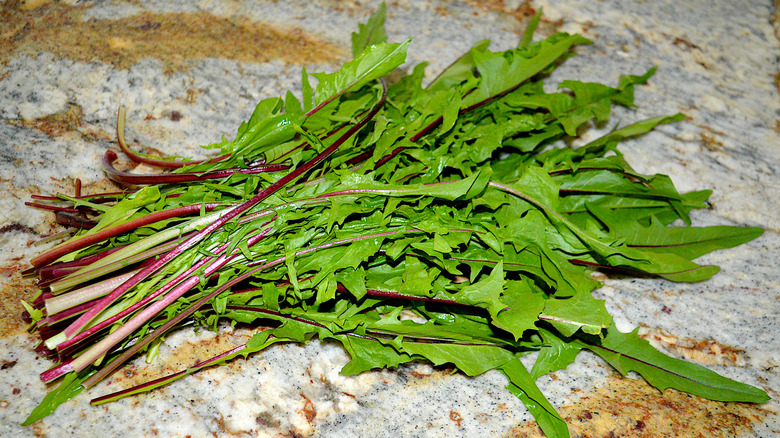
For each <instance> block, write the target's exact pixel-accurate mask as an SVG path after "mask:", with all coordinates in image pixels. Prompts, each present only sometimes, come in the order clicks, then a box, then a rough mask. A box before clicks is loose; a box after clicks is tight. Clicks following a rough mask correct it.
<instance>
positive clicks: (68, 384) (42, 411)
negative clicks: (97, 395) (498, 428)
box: [22, 373, 89, 426]
mask: <svg viewBox="0 0 780 438" xmlns="http://www.w3.org/2000/svg"><path fill="white" fill-rule="evenodd" d="M87 377H89V373H82V374H81V375H79V374H76V373H70V374H68V375H66V376H65V377H64V378H63V379H62V382H60V384H59V386H57V388H56V389H54V390H52V391H50V392H49V393H48V394H46V396H45V397H44V398H43V400H41V402H40V403H39V404H38V406H36V407H35V408H34V409H33V410H32V412H30V415H29V416H27V418H26V419H25V420H24V422H23V423H22V426H29V425H30V424H33V423H35V422H36V421H38V420H40V419H42V418H44V417H46V416H47V415H49V414H51V413H52V412H54V411H55V410H56V409H57V407H58V406H59V405H61V404H63V403H65V402H66V401H68V400H70V399H72V398H73V397H75V396H77V395H79V394H80V393H81V391H83V390H84V387H83V386H81V383H82V382H84V381H85V380H87Z"/></svg>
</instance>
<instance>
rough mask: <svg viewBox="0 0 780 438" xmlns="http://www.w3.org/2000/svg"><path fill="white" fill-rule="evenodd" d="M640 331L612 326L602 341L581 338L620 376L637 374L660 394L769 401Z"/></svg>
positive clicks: (726, 399) (584, 344)
mask: <svg viewBox="0 0 780 438" xmlns="http://www.w3.org/2000/svg"><path fill="white" fill-rule="evenodd" d="M638 330H639V329H636V330H634V331H633V332H631V333H621V332H619V331H618V330H617V328H615V326H614V325H613V326H611V327H610V328H609V329H608V330H607V332H606V335H605V336H604V337H603V338H602V339H601V340H600V341H599V340H594V339H591V338H581V339H582V342H583V346H584V347H585V348H588V349H590V350H592V351H593V352H594V353H596V354H598V355H599V356H601V357H602V358H603V359H604V360H606V361H607V362H609V364H610V365H612V366H613V367H615V369H616V370H618V371H619V372H620V373H621V374H623V375H625V374H626V373H627V372H629V371H635V372H637V373H639V374H641V375H642V377H644V378H645V380H647V381H648V383H650V384H651V385H653V386H655V387H656V388H658V389H659V390H661V391H663V390H665V389H667V388H674V389H678V390H680V391H684V392H687V393H690V394H693V395H698V396H701V397H706V398H708V399H710V400H718V401H742V402H752V403H763V402H765V401H767V400H769V396H768V395H767V394H766V393H765V392H764V391H762V390H760V389H758V388H756V387H754V386H750V385H746V384H744V383H740V382H737V381H734V380H731V379H728V378H726V377H723V376H721V375H719V374H717V373H715V372H714V371H711V370H709V369H707V368H704V367H703V366H701V365H696V364H693V363H690V362H685V361H683V360H680V359H675V358H672V357H669V356H667V355H665V354H663V353H661V352H659V351H658V350H656V349H655V348H653V347H652V346H651V345H650V343H649V342H647V341H645V340H643V339H641V338H640V337H639V335H638V334H637V332H638Z"/></svg>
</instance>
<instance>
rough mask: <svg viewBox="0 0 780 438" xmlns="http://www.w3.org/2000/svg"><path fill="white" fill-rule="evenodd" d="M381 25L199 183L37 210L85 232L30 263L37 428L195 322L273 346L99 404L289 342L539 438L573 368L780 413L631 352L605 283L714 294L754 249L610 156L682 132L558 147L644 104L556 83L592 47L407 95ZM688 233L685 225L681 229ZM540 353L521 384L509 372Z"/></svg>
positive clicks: (679, 365)
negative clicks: (492, 400)
mask: <svg viewBox="0 0 780 438" xmlns="http://www.w3.org/2000/svg"><path fill="white" fill-rule="evenodd" d="M384 14H385V11H384V6H383V7H382V8H381V9H380V10H379V11H378V12H377V14H376V15H374V16H373V17H372V18H371V19H370V20H369V21H368V23H367V24H366V25H361V26H360V28H359V32H357V33H355V34H353V52H354V59H353V60H352V61H350V62H348V63H346V64H345V65H344V66H343V67H342V68H341V69H340V70H339V71H336V72H335V73H329V74H323V73H321V74H313V75H312V76H313V77H314V78H315V79H316V90H315V89H314V88H313V87H312V86H311V85H310V78H309V75H308V74H307V72H306V71H305V70H304V71H303V78H302V79H303V80H302V82H303V90H302V92H301V94H300V96H302V99H300V100H299V99H298V98H297V97H296V96H295V95H294V94H293V93H287V95H286V96H285V97H284V98H271V99H266V100H263V101H262V102H260V103H259V104H258V105H257V108H256V110H255V111H254V113H253V114H252V116H251V118H250V119H249V121H247V122H245V123H243V124H241V126H240V127H239V129H238V132H237V134H236V136H235V139H234V140H232V141H228V140H223V141H222V142H221V143H218V144H212V145H210V146H207V147H208V148H212V149H218V150H219V156H217V157H216V158H214V159H211V160H208V161H200V162H198V161H182V160H180V159H176V158H171V157H166V158H155V157H151V156H148V155H143V154H139V153H136V152H133V151H131V150H129V149H128V148H127V146H126V145H125V141H124V132H123V131H124V127H123V125H124V115H123V113H121V112H120V117H119V123H118V138H119V144H120V146H121V148H122V150H123V151H124V152H125V153H126V154H127V155H128V156H129V157H130V158H131V159H133V160H135V161H139V162H144V163H147V164H151V165H156V166H160V167H163V168H168V169H171V170H170V171H169V172H166V173H162V174H154V175H134V174H129V173H125V172H121V171H119V170H117V169H116V168H115V167H114V166H113V162H114V160H115V159H116V158H117V154H116V153H114V152H111V151H109V152H107V153H106V156H105V158H104V162H103V165H104V168H105V170H106V172H107V174H108V176H109V177H110V178H111V179H113V180H115V181H117V182H119V183H121V184H126V185H131V186H132V187H133V188H132V189H128V190H125V191H122V192H116V193H106V194H100V195H89V196H82V195H80V194H79V193H77V196H66V195H59V196H57V197H50V198H47V197H39V200H38V202H36V203H33V205H36V206H39V207H44V208H50V209H54V210H56V211H57V217H58V220H60V221H61V222H62V223H64V224H68V225H73V226H76V227H78V228H80V230H79V231H78V233H77V234H76V235H75V236H73V237H72V238H71V239H70V240H68V241H67V242H65V243H62V244H60V245H59V246H56V247H54V248H53V249H51V250H49V251H47V252H45V253H44V254H41V255H40V256H38V257H36V258H35V259H33V260H32V264H33V266H34V270H33V271H34V272H35V274H36V275H37V276H38V278H39V282H40V286H41V292H40V294H39V295H38V297H37V298H36V299H35V300H34V301H33V302H31V303H29V304H27V309H28V312H29V313H30V316H31V317H32V319H33V321H34V323H33V327H34V329H35V330H37V331H38V333H40V335H41V338H42V343H41V346H40V348H39V350H40V351H41V352H43V353H46V354H48V355H50V356H51V357H53V358H56V360H57V364H56V365H55V366H54V367H53V368H51V369H49V370H47V371H46V372H44V373H43V374H42V375H41V377H42V379H43V380H44V381H47V382H49V381H54V380H55V379H62V382H61V383H60V385H59V386H58V388H57V389H55V390H54V391H52V392H51V393H50V394H49V395H48V396H47V397H46V398H45V399H44V400H43V402H42V403H41V405H40V406H39V407H38V408H36V410H35V411H34V412H33V413H32V414H31V415H30V417H29V418H28V419H27V421H26V423H28V424H29V423H32V422H34V421H37V420H39V419H40V418H42V417H44V416H45V415H48V414H49V413H51V412H52V411H53V410H54V409H55V408H56V406H57V405H58V404H60V403H62V402H64V401H65V400H67V399H69V398H71V397H73V396H75V395H76V394H78V393H79V392H80V391H81V390H82V388H89V387H91V386H93V385H95V384H96V383H97V382H99V381H100V380H101V379H103V378H104V377H106V376H108V375H109V374H110V373H111V372H113V371H114V370H116V369H117V368H118V367H120V366H121V365H122V364H124V363H125V362H126V361H127V360H128V359H130V358H132V357H134V356H135V355H136V354H138V353H139V352H142V351H146V352H147V354H149V355H151V356H153V355H154V353H155V351H156V349H157V347H158V346H159V344H160V342H162V339H163V338H164V336H165V334H166V333H169V332H170V331H171V330H175V329H177V328H181V327H182V326H184V325H185V324H192V323H193V321H194V322H195V323H197V324H202V325H207V326H210V327H214V328H217V326H218V324H219V323H222V322H225V321H230V322H231V323H233V324H237V323H249V324H260V325H264V326H268V327H269V328H267V329H266V330H263V331H261V332H259V333H257V334H256V335H255V336H254V337H253V338H252V339H251V340H250V341H249V342H247V343H246V344H245V345H243V346H241V347H238V348H235V349H233V350H230V351H227V352H225V353H223V354H221V355H219V356H217V357H213V358H209V359H206V360H204V361H203V362H200V363H198V364H195V365H193V366H192V367H190V368H188V369H186V370H183V371H181V372H180V373H177V374H175V375H172V376H167V377H164V378H161V379H158V380H156V381H153V382H149V383H147V384H144V385H141V386H138V387H135V388H131V389H129V390H126V391H122V392H120V393H115V394H109V395H107V396H104V397H101V398H98V399H95V400H93V403H95V404H97V403H103V402H107V401H110V400H115V399H117V398H120V397H123V396H127V395H129V394H137V393H140V392H144V391H148V390H151V389H153V388H156V387H159V386H161V385H164V384H166V383H169V382H171V381H173V380H175V379H178V378H180V377H183V376H185V375H188V374H191V373H193V372H196V371H197V370H199V369H202V368H203V367H207V366H212V365H215V364H219V363H223V362H225V361H228V360H230V359H232V358H234V357H236V356H239V355H243V356H246V355H248V354H250V353H253V352H256V351H260V350H263V349H265V348H268V347H269V346H271V345H273V344H276V343H282V342H296V343H305V342H307V341H309V340H310V339H312V338H315V337H316V338H319V339H322V340H335V341H338V342H340V343H341V344H342V345H343V347H344V349H345V350H346V351H347V352H348V354H349V355H350V357H351V361H350V362H349V363H348V364H347V365H346V366H345V367H344V368H343V369H342V370H341V371H342V373H344V374H357V373H361V372H363V371H366V370H371V369H376V368H384V367H388V368H391V367H396V366H398V365H400V364H403V363H407V362H410V361H427V362H429V363H431V364H433V365H442V364H451V365H453V366H454V367H455V368H456V369H457V370H459V371H461V372H463V373H465V374H466V375H468V376H477V375H480V374H482V373H484V372H486V371H489V370H499V371H501V372H502V373H503V374H505V375H506V377H507V378H508V380H509V385H508V388H509V390H510V391H512V393H514V394H515V395H517V397H518V398H520V400H522V401H523V403H525V405H526V406H527V407H528V409H529V411H530V412H531V413H532V414H533V415H534V417H535V418H536V420H537V422H538V424H539V426H540V427H541V428H542V430H543V431H544V432H545V433H546V434H547V436H549V437H567V436H569V433H568V428H567V426H566V424H565V423H564V422H563V420H562V419H561V417H560V416H559V414H558V413H557V412H556V411H555V409H554V408H553V407H552V406H551V404H550V403H549V402H548V401H547V400H546V398H545V397H544V395H543V394H542V393H541V392H540V391H539V389H538V387H537V386H536V384H535V381H536V379H537V378H539V377H540V376H543V375H545V374H547V373H550V372H553V371H555V370H559V369H563V368H565V367H566V366H567V365H568V364H569V363H571V362H572V361H573V360H574V358H575V356H576V354H577V353H578V352H579V351H580V350H583V349H586V350H590V351H593V352H594V353H596V354H597V355H599V356H601V357H602V358H603V359H604V360H606V361H607V362H609V363H610V364H611V365H612V366H614V367H615V368H616V369H617V370H618V371H620V372H621V373H624V374H625V373H627V372H629V371H635V372H638V373H640V374H641V375H642V376H644V378H645V379H647V381H648V382H650V383H651V384H652V385H654V386H656V387H657V388H659V389H661V390H663V389H665V388H676V389H679V390H682V391H687V392H689V393H691V394H696V395H700V396H703V397H707V398H710V399H715V400H739V401H749V402H763V401H765V400H767V399H768V397H767V395H766V394H765V393H764V392H763V391H761V390H759V389H757V388H754V387H751V386H748V385H745V384H741V383H738V382H735V381H732V380H729V379H726V378H724V377H721V376H719V375H718V374H716V373H714V372H712V371H709V370H707V369H705V368H703V367H701V366H698V365H694V364H691V363H687V362H683V361H680V360H677V359H674V358H670V357H667V356H665V355H663V354H661V353H659V352H658V351H656V350H655V349H653V348H652V347H651V346H650V345H649V344H648V343H647V342H646V341H643V340H642V339H640V338H639V337H638V335H637V333H636V332H633V333H621V332H619V331H618V330H617V329H616V328H615V326H614V324H613V322H612V318H611V317H610V315H609V314H608V313H607V311H606V309H605V306H604V302H603V301H600V300H597V299H595V298H594V297H593V296H592V294H591V292H592V291H593V290H594V289H596V288H597V287H599V286H600V283H599V282H597V281H595V280H594V279H593V278H592V275H591V274H592V272H593V270H595V269H603V270H610V271H618V272H620V273H621V274H622V275H635V276H657V277H661V278H665V279H668V280H671V281H678V282H695V281H702V280H706V279H707V278H709V277H710V276H712V275H713V274H715V272H717V270H718V268H717V267H714V266H700V265H698V264H696V263H695V262H693V261H692V259H694V258H696V257H698V256H700V255H702V254H705V253H707V252H710V251H712V250H715V249H719V248H726V247H731V246H734V245H738V244H741V243H744V242H746V241H749V240H751V239H753V238H755V237H757V236H759V235H760V234H761V232H762V230H760V229H757V228H738V227H725V226H718V227H706V228H701V227H692V226H690V218H689V212H690V211H691V210H692V209H695V208H704V207H706V206H707V197H708V195H709V194H710V192H709V191H701V192H693V193H684V194H680V193H678V192H677V190H676V189H675V187H674V186H673V184H672V182H671V180H670V179H669V178H668V177H667V176H664V175H642V174H639V173H637V172H636V171H634V170H633V169H632V168H631V167H630V166H629V165H628V163H626V161H625V160H624V158H623V156H622V155H621V153H620V151H618V150H617V148H616V146H617V144H618V143H619V142H620V141H622V140H624V139H626V138H629V137H633V136H637V135H641V134H643V133H645V132H647V131H649V130H651V129H652V128H654V127H656V126H658V125H660V124H665V123H670V122H675V121H679V120H681V119H682V116H681V115H674V116H669V117H657V118H653V119H648V120H644V121H641V122H638V123H635V124H632V125H629V126H624V127H620V128H615V129H613V130H612V131H611V132H609V133H608V134H606V135H604V136H602V137H600V138H598V139H596V140H594V141H591V142H590V143H587V144H585V145H583V146H581V147H576V148H573V147H560V146H557V147H556V145H560V144H561V142H559V140H562V139H571V138H574V137H576V136H577V133H578V131H579V130H580V128H583V127H586V126H588V125H589V124H591V123H594V122H595V123H604V122H606V121H607V120H608V118H609V115H610V111H611V108H612V106H613V105H622V106H628V107H631V106H633V94H634V86H635V85H638V84H643V83H645V82H646V81H647V80H648V78H649V77H650V76H651V75H652V73H653V71H652V70H651V71H649V72H647V73H646V74H644V75H641V76H622V77H621V78H620V80H619V82H618V84H617V86H615V87H610V86H607V85H602V84H598V83H585V82H579V81H575V80H569V81H564V82H562V83H561V84H560V88H559V91H557V92H553V93H547V92H545V91H544V87H543V85H544V84H543V81H544V80H545V78H546V77H548V76H549V73H550V72H551V71H552V70H553V69H554V68H555V67H556V66H557V65H558V64H559V63H560V62H561V61H562V60H564V59H566V58H567V57H569V56H571V55H572V54H573V53H572V48H573V47H574V46H575V45H580V44H587V43H588V42H589V41H588V40H586V39H585V38H583V37H581V36H579V35H568V34H564V33H559V34H555V35H553V36H551V37H549V38H547V39H545V40H542V41H538V42H533V43H532V39H531V34H532V33H533V31H534V27H535V25H536V23H537V22H538V18H539V17H538V16H537V17H536V18H535V20H534V21H532V24H531V25H530V26H529V29H528V30H527V31H526V33H525V35H524V36H523V38H522V40H521V42H520V44H519V45H518V47H517V48H515V49H512V50H507V51H503V52H492V51H490V50H488V44H489V43H488V42H487V41H484V42H481V43H479V44H477V45H476V46H475V47H474V48H472V49H471V50H470V51H469V52H468V53H466V54H464V55H463V56H462V57H461V58H459V59H458V60H456V61H455V62H454V63H453V64H452V65H451V66H450V67H448V68H447V69H446V70H444V71H443V72H442V73H441V74H440V75H439V76H438V77H437V78H436V79H435V80H433V81H432V82H430V83H429V84H428V85H427V86H424V85H423V76H424V67H425V66H424V65H418V66H416V67H414V68H413V69H412V70H411V71H410V72H409V73H408V74H406V75H404V76H403V77H401V78H400V79H399V80H397V81H396V82H395V83H392V84H388V83H386V82H385V80H384V79H383V77H385V76H386V75H388V74H389V73H390V72H392V71H393V70H395V69H397V68H398V67H399V66H401V65H402V64H403V63H404V62H405V58H406V50H407V47H408V46H409V41H405V42H402V43H387V42H386V41H385V39H386V35H385V31H384ZM675 221H682V222H685V224H687V226H670V224H672V223H673V222H675ZM533 352H538V356H537V359H536V362H535V364H534V365H533V367H532V368H531V369H530V370H528V369H527V368H526V367H525V366H524V365H523V363H522V362H521V361H520V358H521V357H522V356H524V355H527V354H529V353H533Z"/></svg>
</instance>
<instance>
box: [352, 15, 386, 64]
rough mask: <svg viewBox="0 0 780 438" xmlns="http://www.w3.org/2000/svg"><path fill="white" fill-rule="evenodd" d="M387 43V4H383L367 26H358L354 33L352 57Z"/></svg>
mask: <svg viewBox="0 0 780 438" xmlns="http://www.w3.org/2000/svg"><path fill="white" fill-rule="evenodd" d="M386 41H387V33H385V3H384V2H382V3H381V4H380V5H379V8H378V9H377V10H376V12H375V13H374V15H372V16H371V17H370V18H369V19H368V22H367V23H366V24H358V31H357V33H355V32H352V56H358V55H360V54H361V53H362V52H363V51H364V50H365V49H366V48H368V47H370V46H374V45H377V44H379V43H384V42H386Z"/></svg>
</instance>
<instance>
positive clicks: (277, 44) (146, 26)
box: [0, 1, 345, 72]
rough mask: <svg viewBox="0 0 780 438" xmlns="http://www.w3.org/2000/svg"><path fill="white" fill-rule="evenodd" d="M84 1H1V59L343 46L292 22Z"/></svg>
mask: <svg viewBox="0 0 780 438" xmlns="http://www.w3.org/2000/svg"><path fill="white" fill-rule="evenodd" d="M84 10H85V7H69V6H66V5H62V4H60V3H52V4H45V5H43V6H40V7H38V8H36V9H33V10H25V9H24V7H23V6H22V5H21V4H20V2H18V1H7V2H6V3H5V4H4V5H3V6H2V7H0V36H1V37H2V38H1V39H0V60H2V61H4V62H6V61H7V60H8V59H9V58H10V57H11V56H12V55H13V54H16V53H22V54H31V55H36V54H38V53H40V52H48V53H52V54H53V55H54V56H56V57H57V58H65V59H73V60H76V61H80V62H94V61H97V62H103V63H108V64H112V65H114V66H115V67H117V68H121V69H126V68H128V67H130V66H131V65H133V64H135V63H137V62H138V61H140V60H141V59H144V58H155V59H159V60H161V61H162V62H163V63H164V65H165V70H166V71H167V72H171V71H179V70H185V69H187V68H188V67H189V66H190V65H191V61H197V60H201V59H206V58H220V59H232V60H236V61H240V62H248V63H252V62H267V61H271V60H281V61H283V62H286V63H290V64H312V63H323V62H333V61H336V60H338V59H341V58H342V57H343V55H344V53H345V51H344V50H343V49H342V48H340V47H338V46H336V45H334V44H331V43H329V42H326V41H324V40H322V39H321V38H318V37H316V36H314V35H311V34H309V33H307V32H306V31H304V30H302V29H299V28H292V27H286V26H281V25H276V24H272V23H259V22H255V21H251V20H248V19H244V18H224V17H217V16H215V15H212V14H209V13H207V12H195V13H166V14H158V13H152V12H142V13H140V14H138V15H133V16H129V17H123V18H118V19H111V20H98V19H87V20H84V19H83V13H84Z"/></svg>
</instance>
